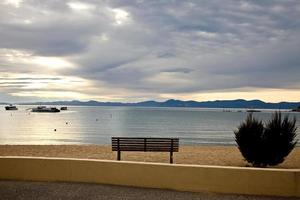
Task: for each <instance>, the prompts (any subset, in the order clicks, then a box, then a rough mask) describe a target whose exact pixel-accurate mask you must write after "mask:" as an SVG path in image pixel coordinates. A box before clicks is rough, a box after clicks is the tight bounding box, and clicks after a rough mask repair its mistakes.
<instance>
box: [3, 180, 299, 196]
mask: <svg viewBox="0 0 300 200" xmlns="http://www.w3.org/2000/svg"><path fill="white" fill-rule="evenodd" d="M0 199H1V200H21V199H22V200H32V199H39V200H48V199H55V200H56V199H63V200H71V199H74V200H75V199H76V200H79V199H82V200H85V199H87V200H89V199H101V200H106V199H107V200H112V199H113V200H119V199H122V200H135V199H136V200H156V199H160V200H164V199H165V200H167V199H171V200H181V199H186V200H196V199H197V200H236V199H238V200H292V199H293V200H294V199H297V198H282V197H258V196H245V195H224V194H211V193H191V192H177V191H171V190H159V189H144V188H134V187H122V186H111V185H100V184H86V183H52V182H19V181H18V182H16V181H0ZM298 199H299V198H298Z"/></svg>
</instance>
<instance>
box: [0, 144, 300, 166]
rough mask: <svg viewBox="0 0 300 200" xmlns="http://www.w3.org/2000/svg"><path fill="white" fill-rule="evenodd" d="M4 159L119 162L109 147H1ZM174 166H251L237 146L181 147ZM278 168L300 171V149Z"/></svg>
mask: <svg viewBox="0 0 300 200" xmlns="http://www.w3.org/2000/svg"><path fill="white" fill-rule="evenodd" d="M0 156H36V157H63V158H88V159H104V160H115V159H116V152H112V151H111V147H110V146H109V145H101V146H100V145H0ZM122 160H127V161H145V162H160V163H168V162H169V153H160V152H158V153H157V152H122ZM174 163H177V164H199V165H218V166H248V164H247V162H245V161H244V159H243V157H242V155H241V154H240V152H239V150H238V149H237V147H234V146H181V147H180V148H179V152H176V153H174ZM276 168H289V169H295V168H297V169H300V147H297V148H295V149H294V150H293V151H292V152H291V153H290V155H289V156H288V157H287V158H286V160H285V161H284V162H283V163H282V164H280V165H278V166H276Z"/></svg>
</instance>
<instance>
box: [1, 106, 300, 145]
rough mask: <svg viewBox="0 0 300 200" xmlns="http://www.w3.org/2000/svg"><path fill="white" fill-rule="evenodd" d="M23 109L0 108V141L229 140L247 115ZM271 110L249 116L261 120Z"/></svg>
mask: <svg viewBox="0 0 300 200" xmlns="http://www.w3.org/2000/svg"><path fill="white" fill-rule="evenodd" d="M27 108H29V106H19V110H18V111H5V110H4V107H3V109H2V110H0V144H109V143H110V138H111V137H112V136H145V137H179V138H180V142H181V143H184V144H223V145H232V144H234V134H233V130H235V129H236V127H237V126H238V125H239V124H240V122H241V121H242V120H243V119H245V117H246V116H247V113H246V112H237V110H233V112H222V109H197V108H136V107H69V110H68V111H62V112H60V113H31V112H29V111H28V110H26V109H27ZM273 112H274V111H270V110H266V111H264V112H261V113H255V115H256V116H257V117H259V118H261V119H263V120H267V119H269V118H270V116H271V114H272V113H273ZM289 116H290V117H294V116H295V117H296V118H297V119H298V121H297V126H298V127H299V123H300V122H299V121H300V113H289ZM298 133H299V130H298ZM298 138H299V136H298Z"/></svg>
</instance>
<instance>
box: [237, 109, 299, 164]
mask: <svg viewBox="0 0 300 200" xmlns="http://www.w3.org/2000/svg"><path fill="white" fill-rule="evenodd" d="M296 130H297V127H296V119H295V118H294V119H293V120H290V119H289V118H288V116H285V117H284V118H283V119H282V116H281V113H280V112H276V113H275V114H274V115H273V116H272V118H271V120H269V121H268V122H267V123H266V124H265V125H264V124H263V122H262V121H261V120H258V119H255V118H254V117H253V115H252V113H251V114H249V115H248V116H247V118H246V120H245V121H244V122H242V123H241V125H240V126H239V127H238V130H237V131H235V132H234V134H235V140H236V143H237V145H238V148H239V150H240V152H241V154H242V155H243V157H244V158H245V159H246V160H247V161H248V162H249V163H251V164H252V165H253V166H255V167H266V166H268V165H270V166H272V165H277V164H280V163H282V162H283V161H284V159H285V157H286V156H287V155H288V154H289V153H290V152H291V151H292V150H293V148H294V147H295V145H296V143H297V140H296V139H295V138H296V135H297V133H296Z"/></svg>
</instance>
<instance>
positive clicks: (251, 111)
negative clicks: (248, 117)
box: [247, 109, 261, 113]
mask: <svg viewBox="0 0 300 200" xmlns="http://www.w3.org/2000/svg"><path fill="white" fill-rule="evenodd" d="M247 112H249V113H253V112H261V110H253V109H250V110H247Z"/></svg>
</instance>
